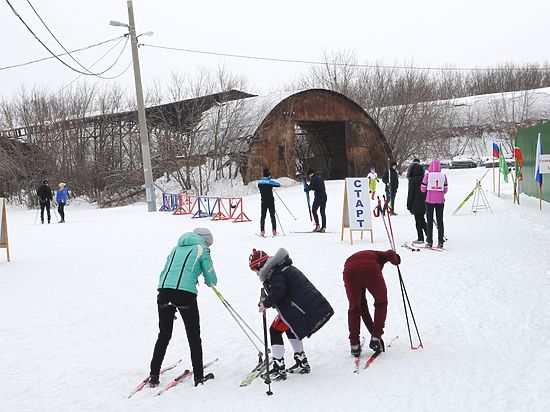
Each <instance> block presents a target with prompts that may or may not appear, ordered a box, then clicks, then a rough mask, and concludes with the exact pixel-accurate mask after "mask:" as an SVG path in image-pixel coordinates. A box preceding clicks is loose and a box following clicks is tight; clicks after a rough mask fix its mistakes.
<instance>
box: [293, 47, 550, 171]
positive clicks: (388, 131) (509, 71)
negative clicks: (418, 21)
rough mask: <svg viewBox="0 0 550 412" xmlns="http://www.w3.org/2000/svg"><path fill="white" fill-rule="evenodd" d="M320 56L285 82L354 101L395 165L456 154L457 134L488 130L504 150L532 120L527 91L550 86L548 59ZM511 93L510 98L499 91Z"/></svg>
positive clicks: (474, 135) (458, 148)
mask: <svg viewBox="0 0 550 412" xmlns="http://www.w3.org/2000/svg"><path fill="white" fill-rule="evenodd" d="M324 61H325V62H326V63H325V64H324V65H322V66H321V65H318V66H313V67H312V68H311V69H310V70H309V72H307V73H306V74H304V75H303V76H302V77H301V78H300V79H299V80H298V81H295V82H294V83H293V84H292V85H291V86H290V87H291V88H295V89H296V88H298V89H306V88H316V87H317V88H325V89H330V90H334V91H336V92H339V93H342V94H344V95H346V96H348V97H349V98H351V99H352V100H354V101H356V102H357V103H359V104H360V105H361V106H362V107H363V108H365V110H366V111H367V113H368V114H369V115H370V116H371V117H372V118H373V120H374V121H375V122H376V123H377V124H378V125H379V126H380V128H381V130H382V131H383V132H384V135H385V137H386V140H387V141H388V144H389V147H390V149H391V152H392V157H393V158H394V159H395V160H396V161H397V162H398V163H399V164H403V163H404V162H405V161H406V160H410V159H411V158H412V157H421V158H428V157H431V156H438V157H453V156H456V155H460V154H462V153H463V152H464V149H465V146H464V145H460V144H458V145H457V144H450V139H451V138H453V137H454V136H457V135H463V134H466V135H468V134H471V136H470V137H472V138H480V137H482V136H483V135H484V133H486V132H491V133H492V136H493V138H495V137H496V138H498V139H499V140H502V141H503V142H504V144H505V147H506V148H507V149H508V151H511V150H512V148H513V146H514V138H515V135H516V133H517V130H518V129H519V128H521V127H525V126H529V125H531V124H532V123H533V122H535V121H538V120H540V119H537V118H536V117H532V116H531V114H530V111H531V107H532V104H533V92H532V89H536V88H541V87H548V86H550V67H549V66H548V64H544V65H543V66H540V65H537V64H530V65H516V64H511V63H509V64H505V65H501V66H498V67H496V68H492V69H488V70H483V69H480V70H471V71H464V70H461V69H453V68H451V67H447V68H442V69H439V70H418V69H415V68H414V67H413V66H412V65H411V66H409V67H407V66H406V65H402V66H397V65H393V66H387V65H383V64H374V65H361V64H359V62H358V61H357V58H356V55H355V53H353V52H349V51H339V52H336V53H326V54H325V55H324ZM514 91H517V93H515V94H514V96H512V98H511V97H510V95H509V94H506V95H504V93H506V92H514ZM491 93H497V95H495V96H493V97H492V98H491V99H490V100H489V101H488V103H487V104H485V105H483V106H482V107H475V106H472V107H465V108H462V109H461V110H457V109H456V107H455V106H454V99H456V98H460V97H464V96H474V95H482V94H491ZM467 140H468V141H470V139H469V138H467ZM478 140H479V139H478Z"/></svg>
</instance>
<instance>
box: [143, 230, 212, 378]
mask: <svg viewBox="0 0 550 412" xmlns="http://www.w3.org/2000/svg"><path fill="white" fill-rule="evenodd" d="M213 242H214V238H213V236H212V233H211V232H210V230H208V229H206V228H196V229H195V230H193V232H189V233H185V234H183V235H182V236H181V237H180V238H179V240H178V243H177V245H176V247H174V248H173V249H172V251H171V252H170V254H169V255H168V257H167V259H166V264H165V265H164V268H163V269H162V272H161V273H160V278H159V284H158V288H157V289H158V296H157V309H158V316H159V334H158V338H157V342H156V344H155V349H154V351H153V358H152V359H151V373H150V375H149V385H150V386H153V387H154V386H157V385H158V384H159V374H160V368H161V366H162V361H163V360H164V355H165V354H166V348H167V347H168V343H169V342H170V338H171V337H172V329H173V327H174V318H175V316H174V315H175V313H176V309H177V310H178V311H179V313H180V315H181V318H182V320H183V323H184V325H185V332H186V333H187V341H188V342H189V349H190V352H191V364H192V366H193V377H194V379H195V386H197V385H199V384H202V383H204V382H205V381H206V380H207V379H212V378H214V375H213V374H208V375H206V377H205V376H204V368H203V363H202V342H201V330H200V320H199V308H198V305H197V286H196V285H197V284H198V278H199V276H200V275H201V274H202V276H203V277H204V281H205V283H206V285H207V286H215V285H216V284H217V277H216V272H215V271H214V266H213V264H212V259H211V258H210V249H209V248H210V246H212V243H213Z"/></svg>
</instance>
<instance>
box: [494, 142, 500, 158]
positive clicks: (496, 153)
mask: <svg viewBox="0 0 550 412" xmlns="http://www.w3.org/2000/svg"><path fill="white" fill-rule="evenodd" d="M493 157H494V158H497V159H498V158H499V157H500V151H499V150H498V145H497V144H496V143H495V142H493Z"/></svg>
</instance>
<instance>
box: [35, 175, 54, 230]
mask: <svg viewBox="0 0 550 412" xmlns="http://www.w3.org/2000/svg"><path fill="white" fill-rule="evenodd" d="M36 195H37V196H38V202H39V203H40V220H41V221H42V224H43V223H44V209H46V212H47V215H48V223H50V220H51V218H52V215H51V214H50V202H51V201H52V200H53V195H52V189H50V186H48V181H47V180H44V181H43V182H42V185H41V186H40V187H39V188H38V189H37V190H36Z"/></svg>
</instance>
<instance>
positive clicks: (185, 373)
mask: <svg viewBox="0 0 550 412" xmlns="http://www.w3.org/2000/svg"><path fill="white" fill-rule="evenodd" d="M217 361H218V358H216V359H214V360H212V361H210V362H208V363H206V364H205V365H204V369H206V368H208V367H209V366H212V365H213V364H214V363H216V362H217ZM180 363H181V359H180V360H178V361H177V362H174V363H173V364H172V365H170V366H167V367H166V368H163V369H161V371H160V373H159V375H163V374H164V373H166V372H168V371H169V370H172V369H174V368H176V367H177V366H178V365H179V364H180ZM192 375H193V371H192V370H189V369H185V370H184V371H183V373H181V374H179V375H178V376H176V377H175V378H174V379H173V380H172V381H171V382H170V383H168V385H166V386H165V387H164V388H162V389H161V390H160V391H158V392H157V393H155V395H154V396H159V395H162V394H163V393H164V392H166V391H167V390H169V389H171V388H173V387H174V386H176V385H178V384H179V383H181V382H182V381H184V380H185V379H187V378H189V377H191V376H192ZM209 375H210V376H211V378H210V379H212V378H213V376H214V375H212V374H208V375H206V376H205V378H207V377H208V376H209ZM149 380H150V377H149V376H148V377H147V378H145V379H144V380H143V381H141V382H140V384H139V385H138V386H136V388H135V389H134V390H133V391H132V392H130V394H129V395H128V399H130V398H131V397H132V396H134V395H135V394H136V393H138V392H140V391H141V390H142V389H143V388H144V387H145V386H146V385H147V384H148V383H149ZM207 380H208V379H207Z"/></svg>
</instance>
